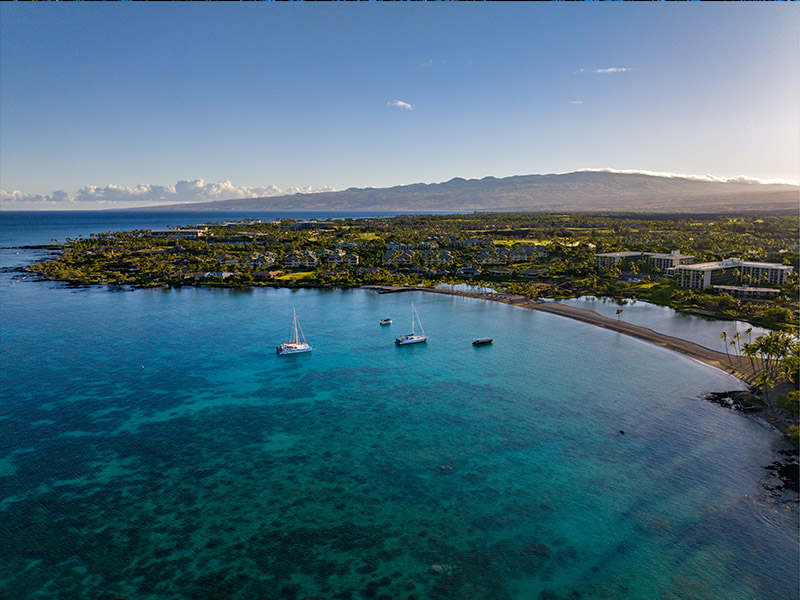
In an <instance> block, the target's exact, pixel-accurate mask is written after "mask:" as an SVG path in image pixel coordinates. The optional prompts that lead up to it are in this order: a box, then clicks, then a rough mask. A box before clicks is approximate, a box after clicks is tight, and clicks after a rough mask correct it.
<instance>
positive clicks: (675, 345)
mask: <svg viewBox="0 0 800 600" xmlns="http://www.w3.org/2000/svg"><path fill="white" fill-rule="evenodd" d="M362 288H363V289H368V290H375V291H378V292H379V293H394V292H404V291H419V292H431V293H434V294H446V295H450V296H462V297H466V298H478V299H481V300H491V301H493V302H502V303H503V304H509V305H512V306H519V307H522V308H527V309H530V310H539V311H542V312H547V313H550V314H555V315H560V316H562V317H567V318H570V319H575V320H577V321H582V322H584V323H589V324H590V325H595V326H597V327H603V328H604V329H609V330H612V331H616V332H618V333H622V334H624V335H629V336H631V337H635V338H637V339H640V340H643V341H646V342H649V343H651V344H655V345H657V346H661V347H662V348H667V349H669V350H673V351H675V352H679V353H681V354H683V355H685V356H688V357H689V358H692V359H694V360H696V361H698V362H701V363H703V364H706V365H709V366H712V367H715V368H717V369H720V370H722V371H725V372H726V373H729V374H731V375H733V376H734V377H736V378H737V379H740V380H741V381H743V382H744V383H746V384H747V385H753V383H754V382H755V379H756V377H758V375H759V374H760V370H758V369H757V366H758V363H757V362H756V363H751V361H750V360H749V359H747V358H745V357H743V356H734V355H726V354H724V353H722V352H716V351H714V350H711V349H709V348H705V347H703V346H700V345H699V344H695V343H694V342H689V341H687V340H683V339H680V338H676V337H672V336H669V335H665V334H663V333H658V332H656V331H653V330H652V329H648V328H647V327H642V326H640V325H633V324H632V323H627V322H625V321H621V320H619V321H617V320H614V319H610V318H608V317H604V316H603V315H600V314H598V313H596V312H594V311H591V310H587V309H585V308H577V307H573V306H567V305H564V304H558V303H557V302H544V301H541V300H531V299H530V298H527V297H526V296H521V295H515V294H503V293H481V292H465V291H461V290H448V289H436V288H425V287H396V286H385V285H365V286H362Z"/></svg>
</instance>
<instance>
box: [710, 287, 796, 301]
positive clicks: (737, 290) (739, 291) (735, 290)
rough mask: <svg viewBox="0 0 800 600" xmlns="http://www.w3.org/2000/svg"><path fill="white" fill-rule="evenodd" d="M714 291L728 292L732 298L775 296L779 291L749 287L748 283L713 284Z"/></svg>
mask: <svg viewBox="0 0 800 600" xmlns="http://www.w3.org/2000/svg"><path fill="white" fill-rule="evenodd" d="M712 287H713V288H714V291H715V292H718V293H720V294H730V295H731V296H733V297H734V298H777V297H778V296H779V295H780V293H781V291H780V290H777V289H775V288H761V287H750V286H749V285H715V286H712Z"/></svg>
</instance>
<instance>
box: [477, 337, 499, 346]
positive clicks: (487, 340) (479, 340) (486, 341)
mask: <svg viewBox="0 0 800 600" xmlns="http://www.w3.org/2000/svg"><path fill="white" fill-rule="evenodd" d="M491 343H494V339H492V338H477V339H475V340H473V341H472V345H473V346H486V345H488V344H491Z"/></svg>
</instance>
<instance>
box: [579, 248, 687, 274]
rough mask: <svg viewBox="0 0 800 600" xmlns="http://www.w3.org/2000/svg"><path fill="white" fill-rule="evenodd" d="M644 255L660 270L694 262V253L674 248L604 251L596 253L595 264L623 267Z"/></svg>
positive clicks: (607, 267)
mask: <svg viewBox="0 0 800 600" xmlns="http://www.w3.org/2000/svg"><path fill="white" fill-rule="evenodd" d="M642 257H645V258H646V259H647V264H649V265H650V266H651V267H653V268H655V269H658V270H659V271H666V270H667V269H674V268H675V267H677V266H678V265H683V264H686V263H690V262H692V259H693V258H694V255H693V254H681V252H680V250H673V251H672V252H670V253H669V254H662V253H660V252H629V251H624V252H604V253H601V254H595V255H594V264H595V266H596V267H597V268H598V269H610V268H611V267H618V268H620V269H621V268H623V267H626V266H628V265H629V264H631V263H632V262H633V261H635V260H638V259H640V258H642Z"/></svg>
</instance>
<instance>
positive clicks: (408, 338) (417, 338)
mask: <svg viewBox="0 0 800 600" xmlns="http://www.w3.org/2000/svg"><path fill="white" fill-rule="evenodd" d="M415 323H419V330H420V331H421V332H422V333H416V329H415ZM427 341H428V336H427V335H425V330H424V329H422V321H420V320H419V315H418V314H417V310H416V309H415V308H414V303H413V302H412V303H411V333H407V334H406V335H403V336H401V337H399V338H396V339H395V340H394V343H395V344H397V345H398V346H405V345H406V344H419V343H421V342H427Z"/></svg>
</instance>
